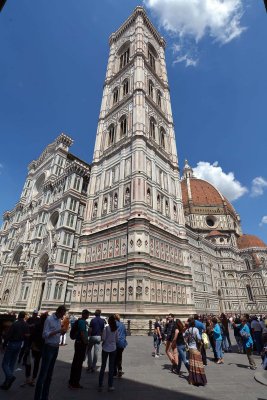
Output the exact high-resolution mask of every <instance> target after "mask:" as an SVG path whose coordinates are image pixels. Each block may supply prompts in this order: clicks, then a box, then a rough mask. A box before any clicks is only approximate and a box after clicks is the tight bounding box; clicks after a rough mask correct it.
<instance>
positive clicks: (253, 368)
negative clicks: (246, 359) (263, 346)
mask: <svg viewBox="0 0 267 400" xmlns="http://www.w3.org/2000/svg"><path fill="white" fill-rule="evenodd" d="M248 369H252V370H253V371H255V369H257V367H256V366H255V367H251V366H250V367H248Z"/></svg>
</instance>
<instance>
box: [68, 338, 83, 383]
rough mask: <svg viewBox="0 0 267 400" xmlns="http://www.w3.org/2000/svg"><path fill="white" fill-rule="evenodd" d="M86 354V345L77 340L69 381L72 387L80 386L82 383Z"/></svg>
mask: <svg viewBox="0 0 267 400" xmlns="http://www.w3.org/2000/svg"><path fill="white" fill-rule="evenodd" d="M85 352H86V344H84V343H83V342H81V341H78V340H75V344H74V357H73V361H72V364H71V370H70V379H69V384H70V385H72V386H78V385H79V383H80V379H81V373H82V367H83V361H84V357H85Z"/></svg>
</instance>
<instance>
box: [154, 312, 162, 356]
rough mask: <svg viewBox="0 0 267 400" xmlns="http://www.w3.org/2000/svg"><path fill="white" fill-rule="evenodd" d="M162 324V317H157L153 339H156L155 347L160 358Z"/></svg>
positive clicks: (156, 354)
mask: <svg viewBox="0 0 267 400" xmlns="http://www.w3.org/2000/svg"><path fill="white" fill-rule="evenodd" d="M161 329H162V328H161V325H160V318H159V317H156V318H155V323H154V333H153V340H154V349H155V358H159V348H160V344H161V340H162V332H161Z"/></svg>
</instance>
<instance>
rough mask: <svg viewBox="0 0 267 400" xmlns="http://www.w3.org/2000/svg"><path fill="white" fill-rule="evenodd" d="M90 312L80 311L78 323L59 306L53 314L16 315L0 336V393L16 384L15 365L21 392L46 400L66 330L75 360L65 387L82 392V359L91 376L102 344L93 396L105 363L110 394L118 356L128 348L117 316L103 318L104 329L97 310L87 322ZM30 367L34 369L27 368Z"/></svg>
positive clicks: (119, 365) (118, 372) (119, 361)
mask: <svg viewBox="0 0 267 400" xmlns="http://www.w3.org/2000/svg"><path fill="white" fill-rule="evenodd" d="M89 314H90V313H89V311H88V310H83V311H82V313H81V316H80V318H78V319H76V318H72V319H70V318H69V317H68V315H66V308H65V306H63V305H62V306H59V307H58V308H57V310H56V312H55V313H53V314H51V315H48V312H44V313H42V314H41V315H40V316H38V310H35V311H34V312H33V314H32V316H31V317H29V318H28V316H27V314H26V313H25V312H23V311H22V312H20V313H19V314H18V318H17V319H16V320H15V322H13V323H11V324H10V326H8V327H6V329H5V330H4V332H3V333H2V334H1V342H2V340H3V343H0V344H1V346H2V347H3V350H4V356H3V360H2V369H3V371H4V374H5V381H4V382H3V383H2V385H0V388H1V389H2V390H9V389H10V387H11V386H12V384H13V382H14V381H15V379H16V377H15V375H14V370H15V366H16V363H17V362H18V363H19V364H20V363H22V364H23V366H24V368H25V382H24V383H23V384H22V385H21V386H26V385H29V386H33V387H35V394H34V400H48V395H49V389H50V384H51V380H52V376H53V371H54V366H55V362H56V359H57V356H58V352H59V346H64V345H66V332H67V331H68V329H69V325H70V338H71V339H72V340H73V341H74V356H73V361H72V364H71V369H70V376H69V381H68V387H69V389H82V385H81V384H80V379H81V373H82V367H83V362H84V360H85V359H86V357H87V366H88V367H87V371H88V372H91V373H92V372H95V371H96V364H97V361H98V353H99V349H100V343H101V342H102V353H101V368H100V372H99V376H98V383H99V385H98V390H99V391H102V389H103V381H104V373H105V369H106V364H107V361H108V363H109V374H108V390H109V391H113V390H114V386H113V379H114V377H121V376H122V375H123V371H122V354H123V351H124V349H125V347H126V346H127V340H126V328H125V326H124V324H123V323H122V322H121V321H120V315H119V314H114V315H111V316H110V317H109V318H108V321H107V324H105V320H104V319H103V318H101V310H96V311H95V314H94V317H93V318H91V319H90V320H89ZM32 364H33V368H32Z"/></svg>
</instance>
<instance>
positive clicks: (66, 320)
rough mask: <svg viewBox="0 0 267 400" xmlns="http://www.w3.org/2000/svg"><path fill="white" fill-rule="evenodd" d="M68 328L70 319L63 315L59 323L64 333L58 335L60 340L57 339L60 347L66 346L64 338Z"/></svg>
mask: <svg viewBox="0 0 267 400" xmlns="http://www.w3.org/2000/svg"><path fill="white" fill-rule="evenodd" d="M69 326H70V317H69V316H68V315H65V316H64V318H63V320H62V322H61V327H62V329H64V331H65V333H64V334H63V335H60V339H59V344H60V346H66V345H67V343H66V336H67V332H68V329H69Z"/></svg>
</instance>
